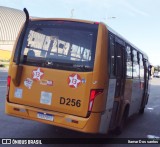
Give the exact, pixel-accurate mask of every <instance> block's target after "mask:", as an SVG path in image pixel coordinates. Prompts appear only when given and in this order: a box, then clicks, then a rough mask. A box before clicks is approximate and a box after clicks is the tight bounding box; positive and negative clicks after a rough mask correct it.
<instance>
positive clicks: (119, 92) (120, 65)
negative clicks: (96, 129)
mask: <svg viewBox="0 0 160 147" xmlns="http://www.w3.org/2000/svg"><path fill="white" fill-rule="evenodd" d="M125 66H126V65H125V43H124V42H123V41H122V40H120V39H119V38H115V66H114V69H115V78H116V85H115V93H114V105H113V112H112V117H111V121H110V129H113V128H114V127H115V126H116V125H117V124H116V122H117V120H118V119H119V118H118V116H119V112H121V111H119V110H120V109H121V106H122V105H121V104H122V102H123V95H124V86H125V71H126V69H125Z"/></svg>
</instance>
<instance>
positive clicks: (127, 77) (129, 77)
mask: <svg viewBox="0 0 160 147" xmlns="http://www.w3.org/2000/svg"><path fill="white" fill-rule="evenodd" d="M127 47H129V48H130V58H131V60H130V62H131V67H132V75H131V76H127V59H128V54H127ZM125 50H126V60H125V61H126V79H133V56H132V47H131V46H130V45H129V44H126V46H125Z"/></svg>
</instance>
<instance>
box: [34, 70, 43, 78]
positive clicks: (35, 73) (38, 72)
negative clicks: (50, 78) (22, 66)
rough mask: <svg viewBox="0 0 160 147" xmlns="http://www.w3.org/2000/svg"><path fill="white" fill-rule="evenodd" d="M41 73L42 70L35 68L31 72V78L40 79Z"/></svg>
mask: <svg viewBox="0 0 160 147" xmlns="http://www.w3.org/2000/svg"><path fill="white" fill-rule="evenodd" d="M43 75H44V72H43V70H41V69H40V68H38V69H35V70H33V72H32V78H33V79H35V80H40V79H41V78H42V76H43Z"/></svg>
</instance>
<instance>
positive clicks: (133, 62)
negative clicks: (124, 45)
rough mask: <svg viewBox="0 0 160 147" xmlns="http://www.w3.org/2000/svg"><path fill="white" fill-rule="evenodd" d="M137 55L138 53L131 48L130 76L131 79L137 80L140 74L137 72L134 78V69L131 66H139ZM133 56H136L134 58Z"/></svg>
mask: <svg viewBox="0 0 160 147" xmlns="http://www.w3.org/2000/svg"><path fill="white" fill-rule="evenodd" d="M134 52H135V53H134ZM137 53H138V51H137V50H136V49H135V48H132V76H133V79H139V78H140V72H138V75H137V76H134V68H133V67H134V66H133V65H136V66H137V65H138V66H139V63H138V56H137V55H138V54H137ZM134 56H136V58H135V57H134ZM134 59H136V60H134ZM138 69H139V68H138ZM136 73H137V72H136Z"/></svg>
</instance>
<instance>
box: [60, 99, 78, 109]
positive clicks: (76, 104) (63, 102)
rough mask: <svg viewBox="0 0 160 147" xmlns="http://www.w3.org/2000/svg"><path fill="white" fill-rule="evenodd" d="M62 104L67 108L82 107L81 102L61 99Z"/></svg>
mask: <svg viewBox="0 0 160 147" xmlns="http://www.w3.org/2000/svg"><path fill="white" fill-rule="evenodd" d="M60 104H62V105H67V106H76V107H81V100H76V99H71V98H64V97H60Z"/></svg>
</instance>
